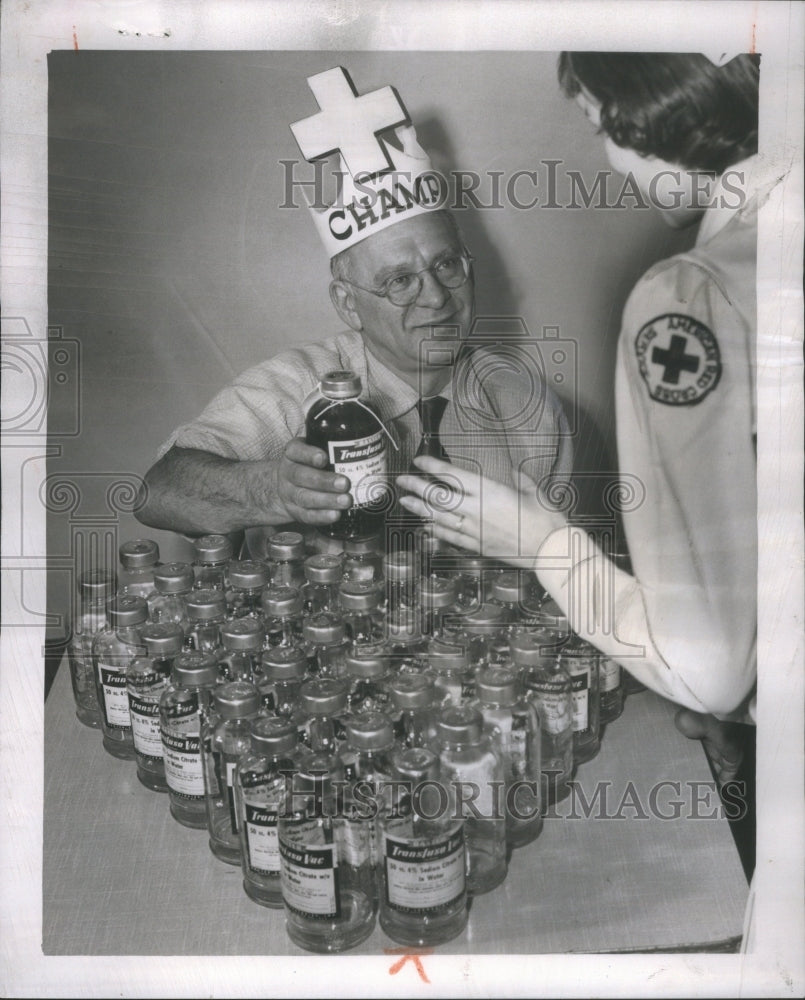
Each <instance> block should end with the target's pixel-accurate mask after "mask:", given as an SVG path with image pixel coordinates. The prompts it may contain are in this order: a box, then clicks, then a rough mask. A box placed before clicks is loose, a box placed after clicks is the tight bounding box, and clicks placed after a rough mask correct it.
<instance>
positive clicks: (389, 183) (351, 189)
mask: <svg viewBox="0 0 805 1000" xmlns="http://www.w3.org/2000/svg"><path fill="white" fill-rule="evenodd" d="M307 82H308V84H309V85H310V89H311V90H312V91H313V95H314V97H315V98H316V100H317V101H318V104H319V108H320V110H319V111H318V113H317V114H315V115H312V116H311V117H310V118H303V119H302V120H301V121H298V122H294V124H293V125H291V131H292V132H293V134H294V138H295V139H296V141H297V143H298V145H299V148H300V150H301V151H302V155H303V156H304V157H305V159H306V160H308V162H310V163H314V162H315V161H316V160H321V159H324V158H325V157H328V156H331V155H333V154H337V155H338V158H339V161H340V167H339V169H340V171H341V177H342V182H341V190H340V192H339V194H338V197H337V199H336V201H335V202H334V203H333V204H332V205H329V206H327V207H325V208H324V209H321V208H317V207H315V206H314V205H310V210H311V214H312V216H313V221H314V223H315V224H316V228H317V229H318V232H319V236H320V237H321V239H322V242H323V243H324V246H325V249H326V250H327V253H328V255H329V256H330V257H334V256H335V255H336V254H338V253H341V251H342V250H346V249H347V248H348V247H351V246H354V245H355V244H356V243H359V242H360V241H361V240H365V239H366V237H367V236H372V235H373V234H374V233H378V232H380V231H381V230H382V229H386V228H388V227H389V226H393V225H394V224H395V223H397V222H402V221H403V220H404V219H410V218H412V217H413V216H415V215H422V214H423V213H424V212H432V211H434V210H435V209H438V208H442V207H443V206H444V199H445V192H444V190H443V187H444V182H443V179H442V178H441V177H440V176H439V175H438V174H437V173H436V172H435V171H434V170H433V168H432V166H431V162H430V160H429V158H428V155H427V153H425V151H424V150H423V149H422V147H421V146H420V145H419V143H418V142H417V138H416V132H415V131H414V127H413V125H412V124H411V121H410V118H409V116H408V112H407V111H406V110H405V107H404V105H403V103H402V101H401V100H400V98H399V95H398V94H397V92H396V90H394V88H393V87H382V88H381V89H380V90H375V91H372V93H370V94H364V95H363V96H358V92H357V91H356V90H355V87H354V85H353V83H352V80H351V79H350V78H349V74H348V73H347V71H346V70H345V69H344V68H343V67H341V66H336V67H335V68H333V69H329V70H327V71H326V72H324V73H317V74H316V75H315V76H310V77H308V81H307ZM391 129H394V133H393V134H394V136H395V140H396V141H395V142H392V141H391V140H390V139H389V140H388V141H386V140H384V139H381V138H380V136H379V133H380V132H384V131H386V132H388V131H389V130H391Z"/></svg>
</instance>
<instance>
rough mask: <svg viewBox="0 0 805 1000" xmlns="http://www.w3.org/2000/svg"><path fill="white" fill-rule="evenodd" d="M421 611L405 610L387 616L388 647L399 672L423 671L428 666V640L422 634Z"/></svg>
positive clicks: (395, 668)
mask: <svg viewBox="0 0 805 1000" xmlns="http://www.w3.org/2000/svg"><path fill="white" fill-rule="evenodd" d="M421 625H422V623H421V621H420V617H419V611H418V610H417V611H409V610H403V611H400V612H398V613H397V614H389V615H388V616H387V617H386V647H387V651H388V655H389V656H390V657H391V663H392V669H393V670H395V671H396V672H397V673H421V672H422V671H423V670H426V669H427V666H428V658H427V651H428V640H427V638H426V637H425V636H424V635H422V627H421Z"/></svg>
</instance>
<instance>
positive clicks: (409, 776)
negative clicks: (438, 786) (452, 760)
mask: <svg viewBox="0 0 805 1000" xmlns="http://www.w3.org/2000/svg"><path fill="white" fill-rule="evenodd" d="M391 766H392V769H393V770H392V773H393V775H394V777H395V778H398V779H400V780H401V781H405V782H409V781H410V782H411V784H412V785H417V784H419V783H420V782H422V781H438V778H439V770H440V768H439V758H438V757H437V755H436V754H435V753H434V752H433V751H432V750H427V749H426V748H425V747H409V748H408V749H407V750H399V751H397V753H395V754H394V756H393V757H392V758H391Z"/></svg>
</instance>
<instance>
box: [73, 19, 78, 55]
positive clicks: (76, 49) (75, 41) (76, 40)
mask: <svg viewBox="0 0 805 1000" xmlns="http://www.w3.org/2000/svg"><path fill="white" fill-rule="evenodd" d="M73 49H74V50H75V51H76V52H78V35H77V34H76V33H75V25H73Z"/></svg>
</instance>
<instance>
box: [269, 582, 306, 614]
mask: <svg viewBox="0 0 805 1000" xmlns="http://www.w3.org/2000/svg"><path fill="white" fill-rule="evenodd" d="M261 600H262V603H263V610H264V611H265V613H266V614H267V615H270V616H271V617H273V618H286V617H287V616H288V615H299V614H301V613H302V595H301V594H300V593H299V591H298V590H297V589H296V587H268V588H266V590H264V591H263V596H262V598H261Z"/></svg>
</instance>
